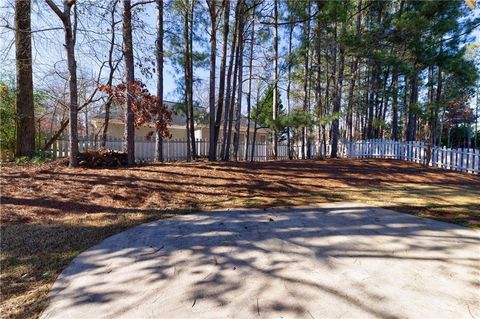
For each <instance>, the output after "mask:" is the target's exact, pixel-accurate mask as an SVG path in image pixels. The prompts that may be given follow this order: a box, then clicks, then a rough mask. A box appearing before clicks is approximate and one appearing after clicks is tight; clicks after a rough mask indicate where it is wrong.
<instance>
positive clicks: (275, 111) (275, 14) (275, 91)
mask: <svg viewBox="0 0 480 319" xmlns="http://www.w3.org/2000/svg"><path fill="white" fill-rule="evenodd" d="M273 19H274V33H273V51H274V56H273V110H272V111H273V112H272V114H273V121H274V122H275V121H276V120H277V118H278V101H277V95H278V0H274V5H273ZM277 155H278V132H277V129H276V128H275V129H274V130H273V159H277Z"/></svg>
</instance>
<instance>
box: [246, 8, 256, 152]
mask: <svg viewBox="0 0 480 319" xmlns="http://www.w3.org/2000/svg"><path fill="white" fill-rule="evenodd" d="M254 40H255V17H254V18H253V20H252V30H251V34H250V59H249V66H248V69H249V77H248V95H247V132H246V134H245V156H244V159H245V161H246V160H248V147H249V145H250V114H251V111H252V77H253V42H254Z"/></svg>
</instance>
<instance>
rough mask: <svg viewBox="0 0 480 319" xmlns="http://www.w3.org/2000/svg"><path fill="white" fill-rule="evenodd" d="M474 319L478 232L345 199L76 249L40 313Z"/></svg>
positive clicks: (156, 229) (182, 221)
mask: <svg viewBox="0 0 480 319" xmlns="http://www.w3.org/2000/svg"><path fill="white" fill-rule="evenodd" d="M376 317H378V318H435V319H439V318H455V319H460V318H469V319H472V318H474V319H475V318H480V232H478V231H474V230H471V229H466V228H462V227H459V226H455V225H451V224H446V223H441V222H436V221H432V220H428V219H421V218H417V217H414V216H409V215H405V214H400V213H396V212H393V211H390V210H385V209H379V208H373V207H368V206H365V205H360V204H356V203H335V204H329V205H321V206H312V207H302V208H291V209H277V208H275V209H268V210H231V211H215V212H199V213H195V214H189V215H183V216H179V217H177V218H171V219H164V220H160V221H157V222H152V223H148V224H144V225H141V226H138V227H135V228H132V229H130V230H128V231H125V232H123V233H120V234H117V235H115V236H113V237H110V238H108V239H106V240H105V241H103V242H101V243H100V244H99V245H97V246H94V247H92V248H91V249H89V250H87V251H85V252H84V253H82V254H81V255H80V256H78V257H77V258H76V259H75V260H74V261H73V262H72V263H71V265H70V266H69V267H68V268H67V269H66V270H65V271H64V272H63V273H62V274H61V275H60V276H59V278H58V280H57V282H56V283H55V285H54V286H53V290H52V292H51V302H50V305H49V307H48V309H47V310H46V311H45V312H44V313H43V315H42V318H376Z"/></svg>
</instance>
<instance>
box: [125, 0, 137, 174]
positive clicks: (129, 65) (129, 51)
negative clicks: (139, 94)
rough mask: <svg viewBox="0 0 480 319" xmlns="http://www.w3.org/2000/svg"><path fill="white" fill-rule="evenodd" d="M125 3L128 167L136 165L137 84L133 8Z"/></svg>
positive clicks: (128, 0) (128, 2)
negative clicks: (134, 98)
mask: <svg viewBox="0 0 480 319" xmlns="http://www.w3.org/2000/svg"><path fill="white" fill-rule="evenodd" d="M122 2H123V55H124V58H125V83H126V84H127V98H126V103H125V145H124V151H125V152H127V162H128V165H133V164H134V163H135V127H134V114H133V110H132V103H133V96H132V94H133V91H132V88H131V86H132V85H133V84H134V82H135V74H134V62H133V40H132V6H131V2H130V0H122Z"/></svg>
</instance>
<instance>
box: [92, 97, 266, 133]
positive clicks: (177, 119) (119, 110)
mask: <svg viewBox="0 0 480 319" xmlns="http://www.w3.org/2000/svg"><path fill="white" fill-rule="evenodd" d="M163 103H164V104H165V105H166V106H167V108H168V109H169V110H171V111H172V123H171V125H172V126H185V122H186V118H185V115H184V114H181V113H179V112H178V111H177V112H175V108H178V107H180V106H181V105H182V104H181V103H178V102H171V101H163ZM194 107H196V108H198V109H201V110H204V111H205V112H207V110H206V109H204V108H203V107H201V106H194ZM104 119H105V112H102V113H100V114H98V115H96V116H95V117H93V119H92V120H93V121H103V120H104ZM110 120H117V121H120V122H123V120H124V111H123V107H116V108H112V109H111V110H110ZM247 123H248V118H247V117H246V116H245V115H243V114H242V116H241V118H240V126H241V127H247ZM196 126H204V127H208V123H205V124H204V123H197V124H196ZM250 127H253V120H252V121H251V123H250ZM262 131H263V129H262Z"/></svg>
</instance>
